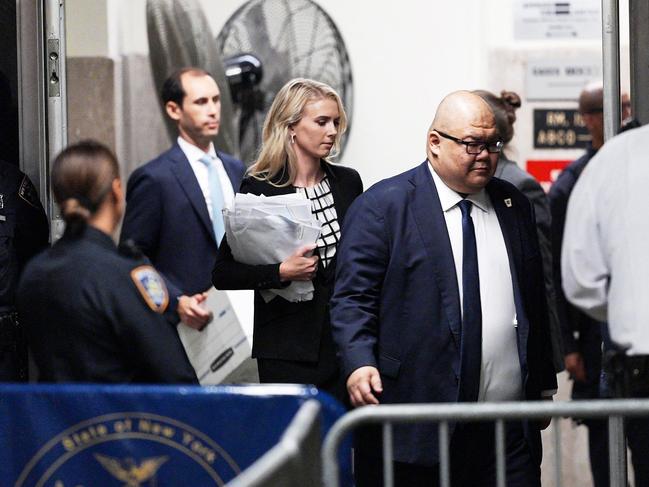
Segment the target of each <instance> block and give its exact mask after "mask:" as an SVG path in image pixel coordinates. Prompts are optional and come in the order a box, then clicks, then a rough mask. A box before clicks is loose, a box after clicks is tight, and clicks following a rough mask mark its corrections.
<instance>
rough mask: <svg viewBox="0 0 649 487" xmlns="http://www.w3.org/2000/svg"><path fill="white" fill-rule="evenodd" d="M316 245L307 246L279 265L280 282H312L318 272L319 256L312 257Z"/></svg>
mask: <svg viewBox="0 0 649 487" xmlns="http://www.w3.org/2000/svg"><path fill="white" fill-rule="evenodd" d="M313 249H315V244H311V245H305V246H303V247H300V248H299V249H297V250H296V251H295V252H293V253H292V254H291V255H290V256H289V257H288V258H287V259H286V260H285V261H284V262H282V263H281V264H280V265H279V279H280V281H284V282H286V281H310V280H312V279H313V278H314V277H315V273H316V271H317V270H318V256H317V255H311V253H312V252H313Z"/></svg>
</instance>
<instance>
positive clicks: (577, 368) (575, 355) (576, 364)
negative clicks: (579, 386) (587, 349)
mask: <svg viewBox="0 0 649 487" xmlns="http://www.w3.org/2000/svg"><path fill="white" fill-rule="evenodd" d="M563 363H564V365H565V366H566V370H567V371H568V373H570V375H571V376H572V378H573V379H575V380H576V381H579V382H586V369H585V368H584V358H583V357H582V356H581V353H579V352H572V353H569V354H567V355H566V356H565V357H564V358H563Z"/></svg>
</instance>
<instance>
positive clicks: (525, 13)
mask: <svg viewBox="0 0 649 487" xmlns="http://www.w3.org/2000/svg"><path fill="white" fill-rule="evenodd" d="M601 36H602V16H601V1H600V0H514V38H515V39H516V40H520V39H528V40H529V39H536V40H538V39H599V38H601Z"/></svg>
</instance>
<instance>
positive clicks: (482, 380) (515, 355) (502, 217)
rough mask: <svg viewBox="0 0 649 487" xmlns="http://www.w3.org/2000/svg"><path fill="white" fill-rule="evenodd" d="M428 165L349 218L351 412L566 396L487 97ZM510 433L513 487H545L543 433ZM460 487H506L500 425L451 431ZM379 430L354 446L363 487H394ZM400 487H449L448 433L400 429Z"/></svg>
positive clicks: (374, 190) (457, 100) (529, 219)
mask: <svg viewBox="0 0 649 487" xmlns="http://www.w3.org/2000/svg"><path fill="white" fill-rule="evenodd" d="M426 149H427V155H428V158H427V160H426V161H424V162H423V163H422V164H420V165H419V166H417V167H415V168H413V169H411V170H409V171H406V172H405V173H402V174H400V175H398V176H395V177H392V178H389V179H386V180H383V181H381V182H379V183H377V184H376V185H374V186H373V187H371V188H370V189H369V190H368V191H366V192H365V193H364V194H363V195H361V196H360V197H359V198H358V199H357V200H356V201H355V202H354V204H353V205H352V207H351V208H350V209H349V212H348V214H347V219H346V221H345V225H344V227H343V238H342V240H341V243H340V246H339V250H338V266H337V272H336V285H335V290H334V294H333V297H332V300H331V323H332V329H333V333H334V340H335V342H336V344H337V345H338V348H339V351H340V355H341V358H342V367H343V376H344V377H345V379H346V383H347V390H348V393H349V397H350V400H351V403H352V405H354V406H356V407H360V406H363V405H368V404H379V403H380V404H394V403H434V402H476V401H479V402H487V401H518V400H524V399H528V400H535V399H541V398H542V397H547V398H549V397H551V396H552V395H553V394H554V393H555V391H556V387H557V382H556V377H555V373H554V368H553V366H552V355H551V344H550V336H549V330H548V316H547V307H546V301H545V293H544V283H543V268H542V263H541V255H540V251H539V244H538V238H537V234H536V228H535V224H534V219H533V216H532V208H531V205H530V203H529V201H528V200H527V198H525V196H524V195H523V194H522V193H520V192H519V191H518V190H517V189H516V188H515V187H514V186H512V185H511V184H510V183H507V182H505V181H502V180H499V179H496V178H493V179H492V176H493V173H494V171H495V170H496V162H497V160H498V154H499V153H500V151H501V149H502V140H500V138H499V136H498V133H497V130H496V125H495V120H494V116H493V113H492V112H491V110H490V109H489V106H488V105H487V104H486V103H485V102H484V100H482V98H480V97H479V96H477V95H475V94H472V93H471V92H468V91H458V92H454V93H451V94H450V95H448V96H447V97H445V98H444V100H443V101H442V102H441V103H440V105H439V107H438V109H437V112H436V115H435V118H434V120H433V123H432V125H431V126H430V129H429V131H428V134H427V140H426ZM542 423H543V424H540V423H538V422H533V421H524V422H521V421H511V422H509V423H508V424H507V427H506V464H507V469H506V474H507V485H508V486H510V487H511V486H525V487H530V486H539V485H540V463H541V437H540V429H541V428H544V427H546V426H547V424H549V421H543V422H542ZM450 430H451V435H452V437H451V444H450V451H451V476H452V481H453V486H454V487H458V486H467V487H468V486H472V487H475V486H492V485H495V458H494V447H493V441H494V436H493V425H492V424H482V423H466V424H452V425H451V427H450ZM376 433H377V430H374V429H371V430H370V431H363V432H361V433H360V434H359V435H358V436H357V438H356V455H355V466H356V471H355V473H356V479H357V483H358V485H359V486H375V485H383V482H382V466H381V462H382V461H381V449H382V448H381V439H380V437H377V436H376ZM393 445H394V472H395V481H396V484H395V485H399V486H409V487H410V486H430V485H437V482H438V480H439V453H438V431H437V425H436V424H432V423H419V424H412V425H403V426H395V427H394V433H393Z"/></svg>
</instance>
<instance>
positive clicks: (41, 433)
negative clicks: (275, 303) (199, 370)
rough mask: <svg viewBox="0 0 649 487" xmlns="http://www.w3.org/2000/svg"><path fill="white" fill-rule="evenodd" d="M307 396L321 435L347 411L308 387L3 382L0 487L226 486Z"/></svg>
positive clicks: (346, 469) (0, 396)
mask: <svg viewBox="0 0 649 487" xmlns="http://www.w3.org/2000/svg"><path fill="white" fill-rule="evenodd" d="M311 398H315V399H317V400H318V401H319V402H320V403H321V405H322V425H323V433H322V434H323V438H324V435H325V434H326V432H327V431H328V430H329V428H330V427H331V425H332V424H333V423H334V422H335V421H336V420H337V419H338V418H339V417H340V416H341V415H342V414H344V412H345V411H344V408H343V407H342V406H341V405H340V404H339V403H338V402H336V401H335V400H333V399H332V398H331V397H330V396H328V395H326V394H324V393H320V392H318V391H317V389H315V388H311V387H306V386H292V385H277V386H224V387H221V386H219V387H176V386H96V385H9V384H4V385H1V386H0V451H2V459H1V460H0V485H2V486H5V485H6V486H9V485H13V486H15V487H36V486H38V487H41V486H42V487H97V486H128V487H138V486H142V487H146V486H158V487H162V486H185V485H187V486H189V485H191V486H210V485H224V484H225V483H226V482H228V481H229V480H231V479H232V478H233V477H235V476H236V475H237V474H238V473H239V472H241V471H242V470H243V469H245V468H246V467H248V466H249V465H250V464H252V463H253V462H254V461H255V460H256V459H257V458H259V457H260V456H261V455H263V454H264V453H265V452H266V451H268V450H269V449H270V448H272V447H273V446H274V445H275V444H276V443H277V442H278V441H279V439H280V437H281V435H282V433H283V432H284V430H285V429H286V427H287V426H288V424H289V423H290V422H291V420H292V419H293V417H294V415H295V413H296V412H297V410H298V409H299V407H300V406H301V405H302V404H303V403H304V402H305V401H306V400H308V399H311ZM341 458H345V459H349V452H348V451H347V452H346V453H344V454H343V455H342V456H341ZM343 463H344V465H342V470H343V471H344V472H345V476H346V477H347V478H349V472H350V466H349V462H348V461H344V462H343Z"/></svg>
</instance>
